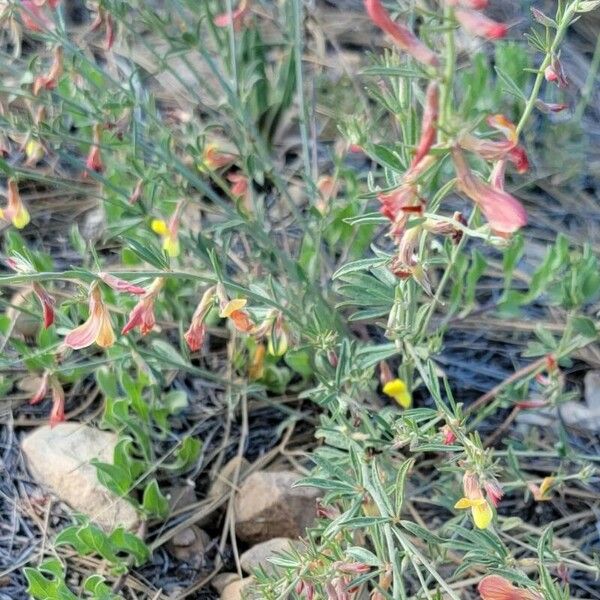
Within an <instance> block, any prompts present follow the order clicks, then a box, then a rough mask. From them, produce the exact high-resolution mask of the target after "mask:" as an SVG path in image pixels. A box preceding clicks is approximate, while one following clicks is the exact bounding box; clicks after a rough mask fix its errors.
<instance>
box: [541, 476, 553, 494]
mask: <svg viewBox="0 0 600 600" xmlns="http://www.w3.org/2000/svg"><path fill="white" fill-rule="evenodd" d="M555 479H556V478H555V477H544V479H543V480H542V483H541V484H540V496H541V497H542V498H547V497H548V496H549V494H548V492H549V491H550V488H551V487H552V486H553V485H554V481H555Z"/></svg>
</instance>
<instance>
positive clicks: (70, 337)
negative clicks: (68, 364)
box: [65, 282, 115, 350]
mask: <svg viewBox="0 0 600 600" xmlns="http://www.w3.org/2000/svg"><path fill="white" fill-rule="evenodd" d="M89 310H90V314H89V316H88V319H87V321H86V322H85V323H83V324H82V325H80V326H79V327H76V328H75V329H73V330H72V331H71V332H70V333H68V334H67V337H66V338H65V344H66V345H67V346H68V347H69V348H73V350H80V349H81V348H87V347H88V346H91V345H92V344H93V343H94V342H96V344H98V346H100V347H101V348H109V347H110V346H112V345H113V344H114V343H115V334H114V332H113V329H112V325H111V322H110V316H109V314H108V308H107V307H106V305H105V304H104V302H103V300H102V293H101V292H100V286H99V285H98V283H97V282H94V283H92V285H91V287H90V293H89Z"/></svg>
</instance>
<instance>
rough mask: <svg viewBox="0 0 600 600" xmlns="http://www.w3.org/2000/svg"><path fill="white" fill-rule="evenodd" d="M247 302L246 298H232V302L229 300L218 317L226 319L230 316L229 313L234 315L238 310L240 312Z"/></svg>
mask: <svg viewBox="0 0 600 600" xmlns="http://www.w3.org/2000/svg"><path fill="white" fill-rule="evenodd" d="M247 302H248V300H246V298H234V299H233V300H230V301H229V302H228V303H227V304H226V305H225V306H224V307H223V308H222V309H221V312H220V313H219V316H220V317H221V318H222V319H226V318H227V317H230V316H231V313H234V312H236V311H238V310H242V308H244V306H246V303H247Z"/></svg>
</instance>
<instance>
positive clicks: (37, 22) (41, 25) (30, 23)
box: [20, 0, 58, 32]
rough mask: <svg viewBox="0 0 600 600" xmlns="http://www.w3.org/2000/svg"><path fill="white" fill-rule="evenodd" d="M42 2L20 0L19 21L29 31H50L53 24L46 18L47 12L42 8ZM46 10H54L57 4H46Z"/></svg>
mask: <svg viewBox="0 0 600 600" xmlns="http://www.w3.org/2000/svg"><path fill="white" fill-rule="evenodd" d="M44 4H46V3H44V2H41V3H40V2H36V1H35V0H21V11H20V15H21V21H23V25H25V27H26V28H27V29H29V31H36V32H40V31H44V30H45V29H52V28H53V27H54V23H53V22H52V20H51V19H50V17H49V16H48V13H47V10H46V9H45V8H44ZM47 5H48V8H50V9H54V8H56V6H57V5H58V2H55V1H51V2H47Z"/></svg>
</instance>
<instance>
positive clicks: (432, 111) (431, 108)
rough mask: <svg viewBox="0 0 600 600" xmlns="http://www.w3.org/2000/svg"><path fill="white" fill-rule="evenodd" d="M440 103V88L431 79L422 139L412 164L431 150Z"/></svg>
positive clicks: (427, 94) (422, 125)
mask: <svg viewBox="0 0 600 600" xmlns="http://www.w3.org/2000/svg"><path fill="white" fill-rule="evenodd" d="M439 109H440V105H439V89H438V85H437V83H436V82H435V81H431V82H430V83H429V85H428V86H427V92H426V94H425V107H424V109H423V121H422V123H421V139H420V140H419V143H418V144H417V151H416V152H415V156H414V158H413V160H412V164H413V165H416V164H418V163H419V162H420V161H421V159H423V158H425V156H426V155H427V154H428V153H429V150H431V146H433V142H434V141H435V134H436V127H435V126H436V121H437V118H438V113H439Z"/></svg>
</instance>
